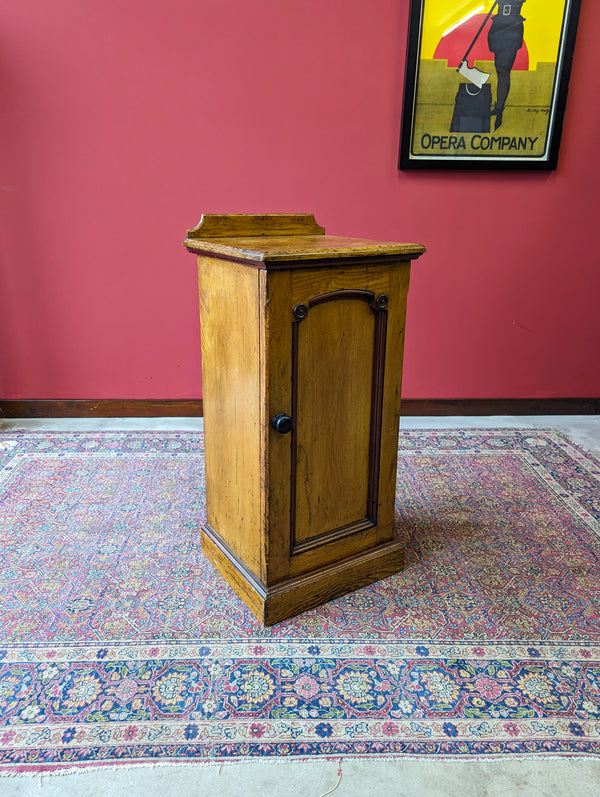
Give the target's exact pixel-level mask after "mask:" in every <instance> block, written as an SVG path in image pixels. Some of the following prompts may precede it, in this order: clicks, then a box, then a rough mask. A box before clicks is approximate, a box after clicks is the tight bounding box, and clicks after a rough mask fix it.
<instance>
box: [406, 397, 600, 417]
mask: <svg viewBox="0 0 600 797" xmlns="http://www.w3.org/2000/svg"><path fill="white" fill-rule="evenodd" d="M599 414H600V398H542V399H534V398H531V399H527V398H524V399H503V398H493V399H402V407H401V415H407V416H408V415H411V416H419V415H459V416H460V415H465V416H469V415H599Z"/></svg>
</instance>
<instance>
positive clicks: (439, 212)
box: [0, 0, 600, 398]
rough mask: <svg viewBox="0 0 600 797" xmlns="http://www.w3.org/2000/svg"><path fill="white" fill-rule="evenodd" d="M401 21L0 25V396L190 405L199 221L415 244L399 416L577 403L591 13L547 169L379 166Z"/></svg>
mask: <svg viewBox="0 0 600 797" xmlns="http://www.w3.org/2000/svg"><path fill="white" fill-rule="evenodd" d="M408 7H409V2H408V0H369V2H364V0H303V2H301V3H297V2H292V0H253V1H252V2H248V0H228V2H225V0H171V2H169V3H164V2H158V1H157V0H53V2H51V3H48V2H45V0H44V1H42V0H19V2H18V3H10V4H9V3H4V4H3V7H2V10H0V91H1V98H2V101H1V104H0V107H1V109H2V110H1V113H0V131H1V146H0V171H1V178H0V189H1V190H0V218H1V229H0V232H1V240H0V397H3V398H186V397H198V396H200V395H201V374H200V351H199V330H198V319H197V296H196V286H195V281H196V274H195V262H194V258H193V256H192V255H190V254H188V253H187V252H185V250H184V249H183V248H182V247H181V240H182V239H183V237H184V234H185V229H186V227H191V226H194V225H195V224H196V223H197V221H198V219H199V217H200V214H201V213H202V212H203V211H212V212H269V211H271V212H286V211H287V212H303V211H312V212H314V213H315V215H316V217H317V220H318V221H319V222H320V223H321V224H323V225H325V226H326V228H327V231H328V232H329V233H331V234H350V235H358V236H364V237H375V238H383V239H391V240H405V241H418V242H422V243H424V244H426V245H427V247H428V250H429V251H428V253H427V254H426V255H425V256H424V257H423V258H422V259H421V260H420V261H417V263H416V265H415V267H414V269H413V275H414V276H413V282H412V287H411V293H410V296H409V318H408V328H407V330H408V331H407V351H406V364H405V380H404V395H405V396H407V397H412V398H426V397H430V398H443V397H456V398H468V397H480V398H485V397H550V396H600V369H599V368H598V365H597V361H598V359H599V356H598V355H599V351H600V331H599V330H600V324H599V323H598V316H599V312H598V304H599V297H600V268H599V258H598V254H597V244H596V229H595V228H596V226H597V225H598V222H597V204H598V194H599V191H598V189H599V187H600V169H599V165H600V164H599V158H598V154H597V147H598V145H599V142H600V135H599V134H600V103H599V102H598V101H597V97H598V68H597V67H598V62H597V46H598V44H597V43H598V42H599V41H600V6H599V5H598V4H597V3H593V2H592V3H583V9H582V13H581V20H580V28H579V36H578V42H577V48H576V54H575V61H574V69H573V75H572V79H571V89H570V96H569V101H568V105H567V114H566V121H565V130H564V135H563V142H562V151H561V156H560V160H559V168H558V171H556V172H555V173H548V174H521V173H505V174H485V173H480V174H464V173H452V174H443V173H436V172H434V173H429V174H428V173H415V172H411V173H407V172H398V170H397V168H396V162H397V147H398V136H399V127H400V115H401V106H402V88H403V76H404V57H405V42H406V36H407V27H408Z"/></svg>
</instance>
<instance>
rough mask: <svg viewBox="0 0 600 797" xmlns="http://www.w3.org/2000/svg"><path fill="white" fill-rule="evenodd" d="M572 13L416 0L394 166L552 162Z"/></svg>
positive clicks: (532, 3) (515, 4) (571, 8)
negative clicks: (398, 155)
mask: <svg viewBox="0 0 600 797" xmlns="http://www.w3.org/2000/svg"><path fill="white" fill-rule="evenodd" d="M575 7H576V8H575ZM578 10H579V2H572V1H571V0H510V2H505V1H504V0H495V1H494V0H413V2H412V10H411V40H410V42H409V63H408V65H407V84H406V91H405V107H404V119H403V134H402V145H401V160H400V167H401V168H409V167H411V166H412V167H419V166H424V165H427V162H428V161H433V162H435V164H436V165H446V166H448V165H454V166H456V167H461V166H464V164H465V162H466V161H471V162H475V163H477V162H481V161H485V166H484V165H483V164H482V163H479V167H480V168H489V167H490V164H492V168H493V167H494V166H498V165H500V166H504V167H506V166H508V167H510V166H512V165H514V164H521V165H523V166H525V167H529V168H531V167H532V165H533V164H536V163H537V165H538V167H542V168H555V165H556V157H557V154H558V138H559V136H560V128H561V125H562V115H563V113H564V103H565V101H566V89H567V85H568V78H569V71H570V52H569V50H571V52H572V47H573V44H574V35H575V30H574V29H575V26H576V16H577V13H576V12H578ZM411 57H412V61H413V62H412V63H411ZM444 161H445V163H443V162H444ZM452 161H455V163H454V164H452V163H451V162H452Z"/></svg>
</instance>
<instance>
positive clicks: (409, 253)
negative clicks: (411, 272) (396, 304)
mask: <svg viewBox="0 0 600 797" xmlns="http://www.w3.org/2000/svg"><path fill="white" fill-rule="evenodd" d="M184 245H185V246H186V247H187V249H189V251H190V252H194V251H195V252H197V253H202V254H205V255H217V256H219V257H220V258H222V259H223V258H230V259H234V260H238V261H248V262H249V264H254V265H258V266H259V267H261V268H269V267H273V266H275V267H281V266H282V264H284V265H285V266H286V267H290V268H301V267H302V266H303V263H304V261H307V260H308V261H310V260H312V261H317V260H318V261H320V265H321V267H323V268H324V267H328V266H329V265H330V264H331V261H339V260H344V259H348V258H354V259H355V260H358V261H359V262H365V263H366V264H368V263H369V259H370V258H373V257H381V258H386V257H387V258H393V259H394V260H395V261H397V260H398V259H403V258H404V259H407V260H408V259H413V258H415V257H419V256H420V255H421V254H423V252H424V251H425V247H423V246H421V245H420V244H408V243H406V244H404V243H394V242H391V241H385V242H381V241H370V240H367V239H363V238H342V237H336V236H330V235H295V236H268V237H261V236H245V237H244V236H241V237H230V238H227V237H223V238H206V239H201V238H186V240H185V241H184ZM292 264H293V265H292Z"/></svg>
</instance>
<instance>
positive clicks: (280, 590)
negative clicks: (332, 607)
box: [202, 525, 404, 625]
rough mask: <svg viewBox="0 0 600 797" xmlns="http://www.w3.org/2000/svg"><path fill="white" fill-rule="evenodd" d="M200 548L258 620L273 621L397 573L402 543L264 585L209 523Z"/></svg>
mask: <svg viewBox="0 0 600 797" xmlns="http://www.w3.org/2000/svg"><path fill="white" fill-rule="evenodd" d="M202 552H203V553H204V555H205V556H206V557H207V559H208V560H209V561H210V562H212V564H213V565H214V566H215V567H216V568H217V570H218V571H219V573H220V574H221V575H222V576H223V578H224V579H225V580H226V581H227V583H228V584H229V585H230V586H231V587H232V589H233V590H235V592H236V593H237V594H238V596H239V597H240V598H241V600H242V601H243V602H244V604H245V605H246V606H247V607H248V608H249V609H250V611H251V612H252V613H253V614H254V615H255V617H256V618H257V619H258V620H259V621H260V622H261V623H263V625H274V624H275V623H279V622H281V621H282V620H287V619H289V618H290V617H294V616H295V615H297V614H301V613H302V612H305V611H308V609H314V608H315V607H316V606H320V605H321V604H323V603H326V602H327V601H330V600H333V599H334V598H337V597H339V596H340V595H345V594H347V593H348V592H354V590H357V589H360V588H361V587H365V586H367V584H372V583H373V582H375V581H379V580H380V579H382V578H387V576H390V575H392V574H393V573H397V572H398V571H399V570H402V568H403V566H404V548H403V546H402V545H401V544H400V543H399V542H396V541H392V542H387V543H385V544H383V545H379V546H377V547H376V548H373V549H371V550H369V551H366V552H363V553H361V554H358V555H356V556H352V557H349V558H348V559H344V560H342V561H340V562H336V563H335V564H332V565H329V566H328V567H322V568H319V569H318V570H313V571H312V572H310V573H306V574H304V575H301V576H297V577H295V578H291V579H289V580H287V581H283V582H279V583H277V584H275V585H274V586H272V587H265V585H264V584H263V583H262V582H260V581H259V580H258V579H256V577H255V576H254V575H253V574H252V573H251V572H249V571H248V570H247V569H246V568H245V567H244V565H243V564H242V563H241V562H240V561H239V559H238V558H237V557H236V556H235V555H234V554H233V553H232V552H231V550H230V549H229V548H228V546H227V545H225V543H224V542H223V541H222V540H221V539H220V537H219V535H218V534H217V533H216V532H215V531H214V529H212V528H211V527H210V526H209V525H206V526H204V527H203V529H202Z"/></svg>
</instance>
